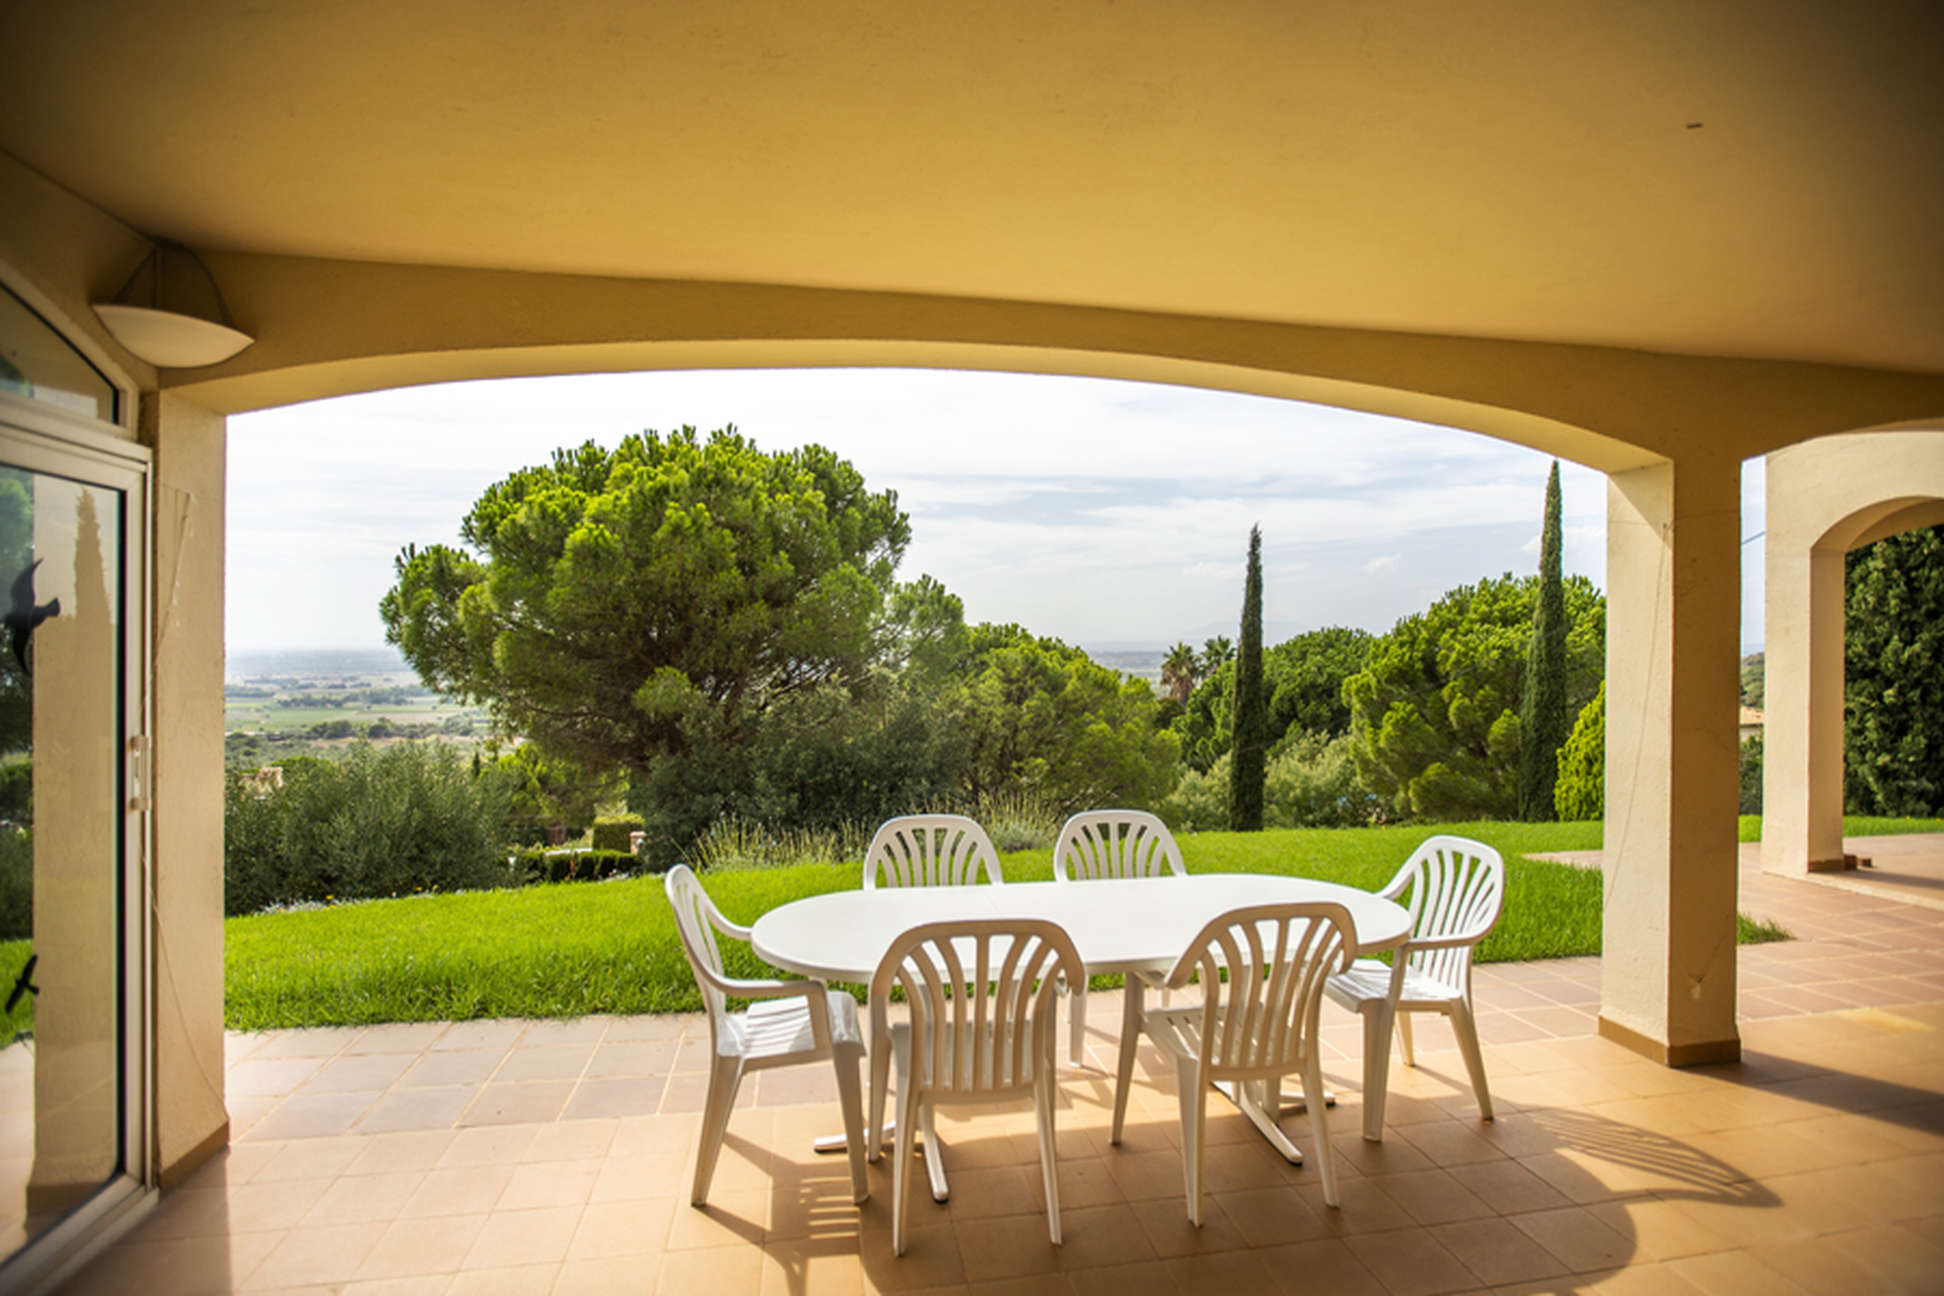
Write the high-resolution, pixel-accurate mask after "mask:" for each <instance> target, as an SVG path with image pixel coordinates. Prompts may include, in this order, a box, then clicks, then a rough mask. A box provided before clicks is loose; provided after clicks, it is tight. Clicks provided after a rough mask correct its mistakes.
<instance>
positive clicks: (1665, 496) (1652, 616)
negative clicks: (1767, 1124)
mask: <svg viewBox="0 0 1944 1296" xmlns="http://www.w3.org/2000/svg"><path fill="white" fill-rule="evenodd" d="M1740 479H1741V465H1740V463H1739V462H1738V461H1736V460H1733V459H1727V458H1697V459H1693V460H1683V461H1681V462H1680V463H1679V464H1678V466H1677V465H1676V464H1673V463H1663V464H1659V465H1656V466H1654V467H1650V468H1641V469H1636V470H1634V471H1632V472H1626V473H1619V474H1615V475H1614V476H1612V477H1610V478H1609V479H1608V487H1607V750H1606V849H1605V858H1606V866H1605V873H1606V908H1605V921H1604V957H1603V959H1602V963H1601V990H1600V1000H1601V1003H1600V1033H1601V1034H1602V1035H1605V1036H1607V1037H1608V1038H1610V1039H1615V1040H1618V1041H1620V1042H1621V1043H1624V1044H1626V1045H1627V1046H1629V1047H1630V1048H1633V1049H1636V1050H1638V1051H1639V1052H1641V1053H1644V1054H1646V1055H1647V1056H1649V1057H1652V1058H1654V1059H1655V1060H1656V1061H1662V1062H1666V1063H1669V1064H1670V1065H1674V1066H1687V1065H1693V1064H1696V1063H1703V1062H1719V1061H1724V1060H1732V1059H1734V1058H1736V1057H1739V1056H1740V1053H1741V1042H1740V1039H1739V1037H1738V1036H1737V1034H1736V1032H1735V894H1736V876H1735V867H1736V830H1735V801H1736V782H1737V779H1736V756H1737V749H1738V742H1737V738H1738V732H1737V724H1736V722H1737V719H1738V708H1737V699H1738V696H1739V673H1738V651H1737V650H1738V643H1737V639H1738V632H1739V628H1740V596H1741V571H1740V544H1739V530H1740V521H1741V510H1740Z"/></svg>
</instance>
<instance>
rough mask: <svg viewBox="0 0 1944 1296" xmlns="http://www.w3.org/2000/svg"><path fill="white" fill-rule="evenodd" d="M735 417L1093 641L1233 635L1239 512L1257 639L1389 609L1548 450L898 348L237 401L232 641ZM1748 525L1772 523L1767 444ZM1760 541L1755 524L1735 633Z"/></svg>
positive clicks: (1481, 570)
mask: <svg viewBox="0 0 1944 1296" xmlns="http://www.w3.org/2000/svg"><path fill="white" fill-rule="evenodd" d="M731 423H733V424H735V425H736V427H737V428H738V430H740V431H741V432H742V433H743V434H744V435H746V436H748V437H750V438H751V439H752V440H754V441H755V442H756V444H757V445H758V446H759V447H760V448H761V449H764V450H777V449H783V448H786V447H792V446H797V445H802V444H805V443H808V442H817V443H820V444H822V445H825V446H828V447H829V448H831V449H832V450H834V451H836V452H837V453H838V454H840V455H842V456H843V457H845V458H847V459H849V460H850V461H851V462H852V463H853V464H855V465H856V467H857V468H858V470H859V471H860V472H861V473H862V474H863V475H864V480H865V482H866V483H867V484H868V485H869V486H870V487H871V488H872V489H873V490H882V489H885V488H887V487H888V488H890V489H893V490H896V491H897V492H898V501H899V504H900V506H901V507H902V508H904V509H905V510H906V512H908V513H909V514H910V517H911V528H912V539H911V544H910V546H909V547H908V548H907V550H906V551H905V557H904V561H903V563H902V564H901V566H900V568H899V577H900V579H904V580H911V579H915V578H916V577H917V576H918V575H919V574H920V573H927V574H930V575H932V576H934V577H936V578H937V579H938V580H940V581H942V582H943V583H944V585H945V587H946V588H947V589H949V590H951V591H952V592H953V593H955V594H957V595H958V596H959V597H960V598H961V599H963V600H964V603H965V615H966V619H967V620H968V621H972V622H977V621H995V622H1004V621H1016V622H1018V623H1020V624H1022V625H1024V626H1026V627H1027V628H1028V629H1030V630H1031V631H1033V632H1034V633H1035V634H1041V635H1053V636H1057V637H1058V638H1061V639H1064V640H1066V641H1067V642H1069V643H1075V644H1079V645H1082V646H1084V647H1087V648H1091V649H1095V650H1115V649H1124V650H1133V649H1146V648H1157V649H1158V648H1163V647H1166V646H1167V645H1169V644H1172V643H1174V642H1175V641H1177V640H1187V641H1188V642H1189V643H1192V644H1195V645H1198V646H1199V645H1200V644H1201V643H1202V642H1203V641H1204V640H1206V639H1207V638H1209V637H1211V636H1214V635H1227V636H1229V637H1230V638H1234V637H1235V636H1236V633H1237V626H1238V623H1239V620H1240V614H1241V606H1242V578H1243V572H1244V565H1245V558H1246V554H1247V550H1248V534H1249V527H1250V525H1251V524H1259V525H1260V526H1261V527H1262V537H1263V539H1262V566H1263V620H1264V631H1263V633H1264V639H1265V642H1267V643H1277V642H1280V641H1281V640H1283V639H1286V638H1288V637H1289V636H1291V635H1294V634H1299V633H1301V632H1303V631H1306V630H1312V629H1316V628H1318V627H1321V626H1327V625H1348V626H1358V627H1361V628H1363V629H1366V630H1370V631H1372V632H1381V631H1384V630H1387V629H1389V628H1390V627H1391V626H1392V625H1393V624H1394V623H1395V622H1396V621H1397V620H1398V618H1400V617H1403V616H1407V615H1409V614H1411V613H1413V612H1418V611H1421V610H1423V609H1424V608H1425V607H1428V606H1429V605H1430V604H1431V603H1432V602H1434V601H1435V600H1436V599H1437V597H1438V596H1439V595H1440V594H1442V593H1443V592H1444V591H1446V590H1448V589H1451V588H1453V587H1454V586H1457V585H1461V584H1465V583H1468V582H1471V581H1475V580H1477V579H1479V578H1480V577H1483V576H1497V575H1500V574H1502V573H1504V572H1508V571H1511V572H1516V573H1518V574H1521V575H1523V574H1527V573H1530V572H1532V571H1534V570H1536V568H1537V565H1538V552H1539V527H1540V519H1541V514H1542V511H1543V506H1544V498H1545V480H1546V472H1547V469H1548V467H1549V466H1550V463H1551V460H1550V458H1549V457H1548V456H1546V455H1543V454H1540V453H1539V452H1537V451H1533V450H1528V449H1526V448H1524V447H1522V446H1515V445H1511V444H1508V443H1506V442H1501V441H1496V440H1493V439H1491V438H1489V437H1483V436H1478V435H1476V434H1473V433H1468V432H1460V431H1456V430H1453V429H1451V428H1444V427H1434V426H1430V425H1426V424H1422V423H1413V422H1410V421H1407V420H1403V419H1393V418H1386V417H1383V416H1379V415H1374V414H1363V413H1358V412H1353V411H1348V410H1340V409H1335V408H1331V407H1327V406H1318V405H1305V404H1301V403H1298V402H1293V401H1286V400H1277V399H1273V398H1269V397H1258V396H1243V395H1236V394H1233V393H1227V392H1212V391H1204V390H1200V389H1196V388H1185V387H1169V386H1164V385H1158V384H1149V383H1132V382H1120V381H1114V380H1108V379H1097V378H1064V377H1050V376H1044V375H1034V374H1002V373H966V372H948V371H935V370H910V369H889V370H886V369H873V370H850V369H799V370H708V371H694V372H673V373H643V374H598V375H577V376H571V377H558V378H518V379H496V380H490V381H481V382H466V383H446V384H440V385H437V386H429V387H411V388H402V389H398V390H393V391H386V392H376V393H372V394H369V395H361V396H346V397H338V398H335V399H331V400H324V401H314V402H310V403H308V404H303V405H292V406H285V407H282V408H279V409H274V410H266V411H262V412H259V413H255V414H246V415H239V416H237V417H234V418H232V419H231V420H230V423H229V429H230V441H229V491H228V498H229V517H228V522H229V545H228V550H229V571H228V579H229V594H228V598H229V603H228V643H229V648H230V651H232V652H252V651H260V650H268V649H288V648H375V647H381V646H382V645H383V643H384V627H383V623H382V622H381V621H380V620H379V617H378V611H377V607H378V600H379V598H380V597H381V596H382V595H383V594H384V592H385V591H386V590H387V589H388V588H389V587H390V585H391V583H392V580H393V571H392V559H393V558H394V556H395V555H396V554H397V553H398V551H399V549H400V548H402V547H403V546H404V545H406V544H408V543H418V544H421V545H423V544H428V543H445V544H457V543H458V539H459V536H458V531H459V522H460V519H461V518H462V517H464V515H465V513H466V511H467V510H468V509H469V508H470V507H471V505H472V503H473V501H474V500H475V499H477V498H478V497H479V495H480V493H481V492H482V491H483V490H485V488H486V487H488V486H490V485H492V484H493V483H494V482H496V481H499V480H500V479H502V478H503V477H505V476H506V475H507V474H508V473H510V472H512V471H513V470H515V469H517V468H521V467H525V466H528V465H532V464H538V463H543V462H545V461H546V459H547V456H548V454H549V453H550V452H551V451H552V450H553V449H554V448H555V447H557V446H564V445H575V444H579V443H581V442H583V441H587V440H593V441H597V442H600V443H601V444H603V445H610V446H611V445H613V444H614V443H615V442H616V441H618V440H619V439H620V438H621V437H622V436H625V435H627V434H628V433H630V432H636V431H641V430H644V429H650V428H652V429H655V430H658V431H669V430H672V429H674V428H678V427H681V426H682V425H684V424H690V425H693V426H695V427H698V428H700V429H702V430H704V431H708V430H710V429H714V428H718V427H722V426H724V425H726V424H731ZM1561 495H1562V503H1563V515H1564V531H1565V546H1564V558H1563V561H1564V565H1565V568H1566V571H1567V572H1568V573H1569V574H1571V573H1575V572H1577V573H1580V574H1583V575H1585V576H1587V577H1589V578H1591V579H1592V580H1593V581H1594V582H1595V583H1596V584H1602V585H1603V584H1604V575H1605V570H1604V569H1605V543H1606V542H1605V515H1606V485H1605V478H1604V477H1603V476H1602V475H1601V474H1600V473H1598V472H1596V471H1593V470H1592V469H1588V468H1583V467H1580V466H1579V465H1577V464H1573V463H1565V462H1562V464H1561ZM1743 496H1744V499H1743V523H1742V534H1743V536H1744V537H1753V536H1755V535H1756V534H1757V533H1759V532H1760V531H1761V529H1762V525H1763V523H1762V502H1763V501H1762V472H1761V464H1760V462H1759V461H1754V462H1751V463H1750V464H1748V465H1746V467H1745V470H1744V473H1743ZM1761 578H1762V571H1761V545H1760V543H1759V541H1757V542H1755V543H1747V542H1746V541H1745V542H1744V545H1743V600H1742V602H1743V618H1742V621H1743V627H1742V640H1743V644H1744V651H1753V650H1754V649H1756V648H1759V646H1760V644H1761V638H1762V618H1761V612H1760V607H1761Z"/></svg>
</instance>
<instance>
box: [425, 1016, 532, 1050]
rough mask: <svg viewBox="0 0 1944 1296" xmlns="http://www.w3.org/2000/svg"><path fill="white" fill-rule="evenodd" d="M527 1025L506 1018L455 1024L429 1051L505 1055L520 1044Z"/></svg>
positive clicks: (447, 1028) (448, 1028) (448, 1027)
mask: <svg viewBox="0 0 1944 1296" xmlns="http://www.w3.org/2000/svg"><path fill="white" fill-rule="evenodd" d="M526 1028H527V1024H526V1023H525V1022H523V1021H513V1020H507V1019H504V1018H501V1019H492V1018H488V1019H485V1020H481V1021H465V1022H453V1023H452V1024H451V1025H450V1026H447V1027H446V1029H445V1033H444V1034H443V1035H441V1036H439V1038H438V1039H436V1040H434V1041H433V1042H432V1047H431V1049H430V1050H429V1051H430V1052H434V1053H442V1052H446V1051H458V1050H465V1049H490V1050H492V1051H493V1052H496V1053H504V1052H505V1051H506V1050H507V1049H510V1048H512V1047H513V1045H515V1044H516V1043H518V1042H519V1039H520V1037H521V1036H522V1035H524V1034H525V1033H526Z"/></svg>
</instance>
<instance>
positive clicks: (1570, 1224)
mask: <svg viewBox="0 0 1944 1296" xmlns="http://www.w3.org/2000/svg"><path fill="white" fill-rule="evenodd" d="M1511 1222H1512V1223H1513V1224H1514V1225H1516V1226H1517V1227H1518V1229H1519V1230H1520V1231H1521V1232H1523V1233H1524V1234H1525V1235H1526V1236H1527V1237H1529V1238H1531V1239H1532V1240H1533V1241H1535V1242H1537V1243H1538V1244H1539V1245H1540V1246H1542V1247H1544V1248H1545V1249H1546V1250H1548V1251H1550V1252H1551V1253H1552V1254H1553V1255H1555V1256H1557V1257H1558V1258H1559V1260H1560V1263H1562V1264H1564V1265H1565V1266H1566V1267H1567V1268H1568V1269H1570V1270H1572V1271H1573V1272H1575V1273H1585V1272H1587V1271H1588V1270H1593V1269H1608V1268H1614V1267H1616V1266H1619V1265H1623V1264H1625V1263H1627V1261H1629V1260H1631V1259H1633V1257H1634V1246H1633V1242H1632V1240H1631V1239H1629V1238H1626V1237H1622V1236H1621V1235H1620V1234H1619V1233H1616V1232H1615V1231H1614V1230H1613V1229H1612V1228H1611V1227H1609V1226H1608V1225H1607V1224H1606V1223H1605V1222H1604V1221H1602V1220H1601V1219H1600V1218H1599V1216H1597V1215H1595V1214H1593V1213H1592V1212H1591V1211H1589V1210H1587V1209H1585V1208H1584V1207H1581V1206H1562V1207H1558V1208H1556V1209H1553V1210H1546V1211H1532V1212H1529V1213H1527V1214H1523V1215H1514V1216H1512V1217H1511Z"/></svg>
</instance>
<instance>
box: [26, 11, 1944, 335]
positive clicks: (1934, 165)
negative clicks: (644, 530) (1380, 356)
mask: <svg viewBox="0 0 1944 1296" xmlns="http://www.w3.org/2000/svg"><path fill="white" fill-rule="evenodd" d="M1940 14H1944V8H1941V7H1940V6H1939V5H1937V4H1936V3H1935V0H1916V2H1913V3H1849V4H1837V3H1833V2H1831V3H1822V2H1812V0H1800V2H1796V0H1745V2H1740V3H1726V2H1723V0H1640V2H1638V3H1627V4H1618V3H1615V4H1593V3H1587V4H1577V3H1560V2H1559V0H1529V2H1528V3H1499V4H1452V3H1450V2H1449V0H1421V2H1416V3H1413V2H1409V0H1342V2H1332V3H1303V2H1302V0H1261V2H1258V3H1233V2H1229V3H1224V2H1219V0H1210V3H1205V4H1186V3H1181V0H1123V2H1121V3H1109V2H1106V0H1099V2H1091V3H1089V2H1077V0H1064V2H1060V3H1047V2H1046V0H1011V2H1005V0H994V2H992V3H984V4H978V5H950V4H914V3H909V2H908V0H852V2H851V3H835V2H832V3H814V4H807V3H803V2H802V0H744V2H741V3H734V4H731V3H722V2H717V3H699V2H695V0H688V2H679V0H678V2H673V3H652V2H650V0H587V2H585V3H536V2H535V0H447V2H446V3H399V2H398V0H310V2H309V3H302V4H278V3H263V2H262V0H209V2H205V3H193V4H179V5H175V6H159V5H149V4H141V5H138V4H133V3H128V4H104V3H94V4H91V3H86V2H85V0H68V2H67V3H61V4H19V5H12V6H9V7H8V14H7V19H6V26H7V30H8V40H7V44H6V48H5V50H4V52H0V66H4V67H5V70H6V74H5V75H4V76H0V149H4V150H5V151H7V152H10V153H12V154H14V155H15V156H16V157H18V158H20V159H21V160H23V161H24V162H25V163H27V164H28V165H29V166H31V167H33V168H34V169H36V170H38V171H40V172H41V173H42V174H43V175H45V176H47V177H49V178H51V179H53V180H54V181H56V182H57V183H59V184H61V185H63V186H66V187H67V188H69V189H71V190H73V191H74V192H75V193H77V194H79V195H81V196H82V197H84V198H86V199H88V200H89V201H91V202H93V203H95V204H97V205H99V206H101V207H103V208H105V209H107V210H108V211H110V212H112V213H114V214H116V215H117V216H119V217H120V218H122V219H124V220H126V221H127V222H129V223H130V224H131V225H133V226H135V227H136V228H138V229H140V230H142V231H143V232H146V233H150V234H160V235H167V236H171V237H174V238H177V239H181V240H184V241H186V242H189V243H191V244H194V245H197V246H201V247H205V248H211V249H223V250H232V251H256V252H275V253H286V254H296V255H302V256H313V257H329V258H356V259H364V260H375V261H389V262H412V263H426V264H434V265H456V266H481V267H501V268H510V269H521V270H538V271H561V272H572V273H582V274H598V275H610V276H624V277H643V278H666V279H702V280H732V281H743V282H751V283H767V284H782V285H803V286H821V287H844V288H863V289H877V290H893V291H900V292H915V293H926V294H946V295H965V296H976V297H996V298H1008V299H1019V300H1028V301H1042V302H1052V303H1069V304H1082V305H1099V306H1114V307H1131V308H1137V309H1144V310H1156V311H1165V312H1181V313H1189V314H1196V315H1204V316H1215V317H1232V318H1239V319H1256V320H1274V321H1288V322H1298V323H1315V324H1327V325H1343V326H1350V327H1358V328H1375V329H1396V330H1411V331H1422V332H1432V333H1449V334H1460V335H1468V336H1484V337H1502V338H1515V339H1538V340H1558V341H1573V342H1584V343H1594V344H1603V345H1615V346H1623V347H1637V348H1645V349H1650V350H1660V351H1672V352H1686V353H1694V354H1703V355H1732V356H1748V357H1764V358H1777V359H1796V360H1815V361H1829V362H1837V363H1844V364H1856V365H1865V366H1872V367H1881V368H1893V369H1916V370H1924V371H1930V372H1944V250H1941V241H1940V237H1939V235H1940V231H1944V129H1940V123H1944V77H1940V76H1939V75H1938V73H1937V66H1938V65H1937V54H1938V50H1939V49H1940V48H1944V43H1940V40H1939V35H1940V26H1941V25H1944V20H1941V19H1940Z"/></svg>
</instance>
